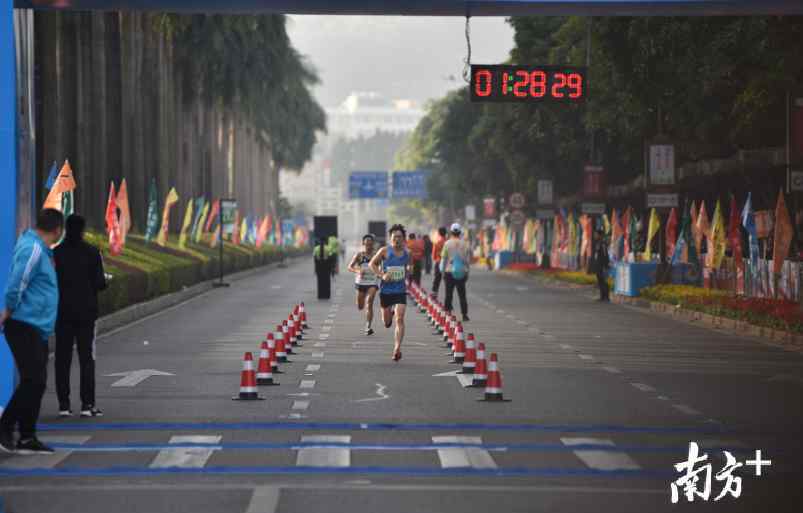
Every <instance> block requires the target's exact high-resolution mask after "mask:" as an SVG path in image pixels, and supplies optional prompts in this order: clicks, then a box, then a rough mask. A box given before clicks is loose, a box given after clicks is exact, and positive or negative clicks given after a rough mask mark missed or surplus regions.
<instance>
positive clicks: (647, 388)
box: [630, 383, 655, 392]
mask: <svg viewBox="0 0 803 513" xmlns="http://www.w3.org/2000/svg"><path fill="white" fill-rule="evenodd" d="M630 385H632V386H633V387H635V388H637V389H638V390H641V391H642V392H655V389H654V388H653V387H651V386H650V385H647V384H646V383H630Z"/></svg>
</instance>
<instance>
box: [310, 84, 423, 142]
mask: <svg viewBox="0 0 803 513" xmlns="http://www.w3.org/2000/svg"><path fill="white" fill-rule="evenodd" d="M326 116H327V124H328V127H329V135H330V136H331V137H338V136H340V137H345V138H346V139H356V138H358V137H369V136H371V135H373V134H374V133H375V132H377V131H383V132H390V133H394V134H398V133H404V132H412V131H413V130H414V129H415V127H416V125H418V122H419V121H420V120H421V118H423V117H424V111H423V110H422V109H421V108H420V107H419V106H418V105H417V103H416V102H414V101H413V100H390V99H387V98H385V97H384V96H382V95H380V94H379V93H373V92H357V93H351V94H350V95H349V96H348V98H346V100H345V101H344V102H343V103H341V104H340V105H339V106H337V107H333V108H327V109H326Z"/></svg>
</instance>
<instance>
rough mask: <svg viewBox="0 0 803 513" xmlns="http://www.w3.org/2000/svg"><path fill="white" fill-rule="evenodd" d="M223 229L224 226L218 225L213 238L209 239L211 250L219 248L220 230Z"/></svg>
mask: <svg viewBox="0 0 803 513" xmlns="http://www.w3.org/2000/svg"><path fill="white" fill-rule="evenodd" d="M222 228H223V227H222V225H221V224H220V223H218V225H217V230H215V233H213V234H212V238H210V239H209V247H210V248H214V247H217V245H218V243H219V242H220V230H221V229H222Z"/></svg>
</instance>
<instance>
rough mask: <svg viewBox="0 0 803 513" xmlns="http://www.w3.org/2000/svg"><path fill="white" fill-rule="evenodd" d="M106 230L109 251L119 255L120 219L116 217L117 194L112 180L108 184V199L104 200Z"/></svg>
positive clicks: (121, 247)
mask: <svg viewBox="0 0 803 513" xmlns="http://www.w3.org/2000/svg"><path fill="white" fill-rule="evenodd" d="M106 231H107V232H108V234H109V253H110V254H111V255H112V256H117V255H119V254H120V253H121V252H122V250H123V246H122V238H121V235H120V219H119V218H118V217H117V195H116V194H115V192H114V182H112V183H111V185H109V200H108V201H107V202H106Z"/></svg>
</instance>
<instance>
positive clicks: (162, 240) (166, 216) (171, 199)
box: [156, 187, 178, 246]
mask: <svg viewBox="0 0 803 513" xmlns="http://www.w3.org/2000/svg"><path fill="white" fill-rule="evenodd" d="M177 202H178V193H177V192H176V189H175V187H171V188H170V192H168V193H167V197H166V198H165V206H164V210H163V211H162V226H161V228H160V229H159V237H158V238H157V239H156V243H157V244H159V245H160V246H165V245H167V231H168V229H169V228H170V209H172V208H173V205H175V204H176V203H177Z"/></svg>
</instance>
